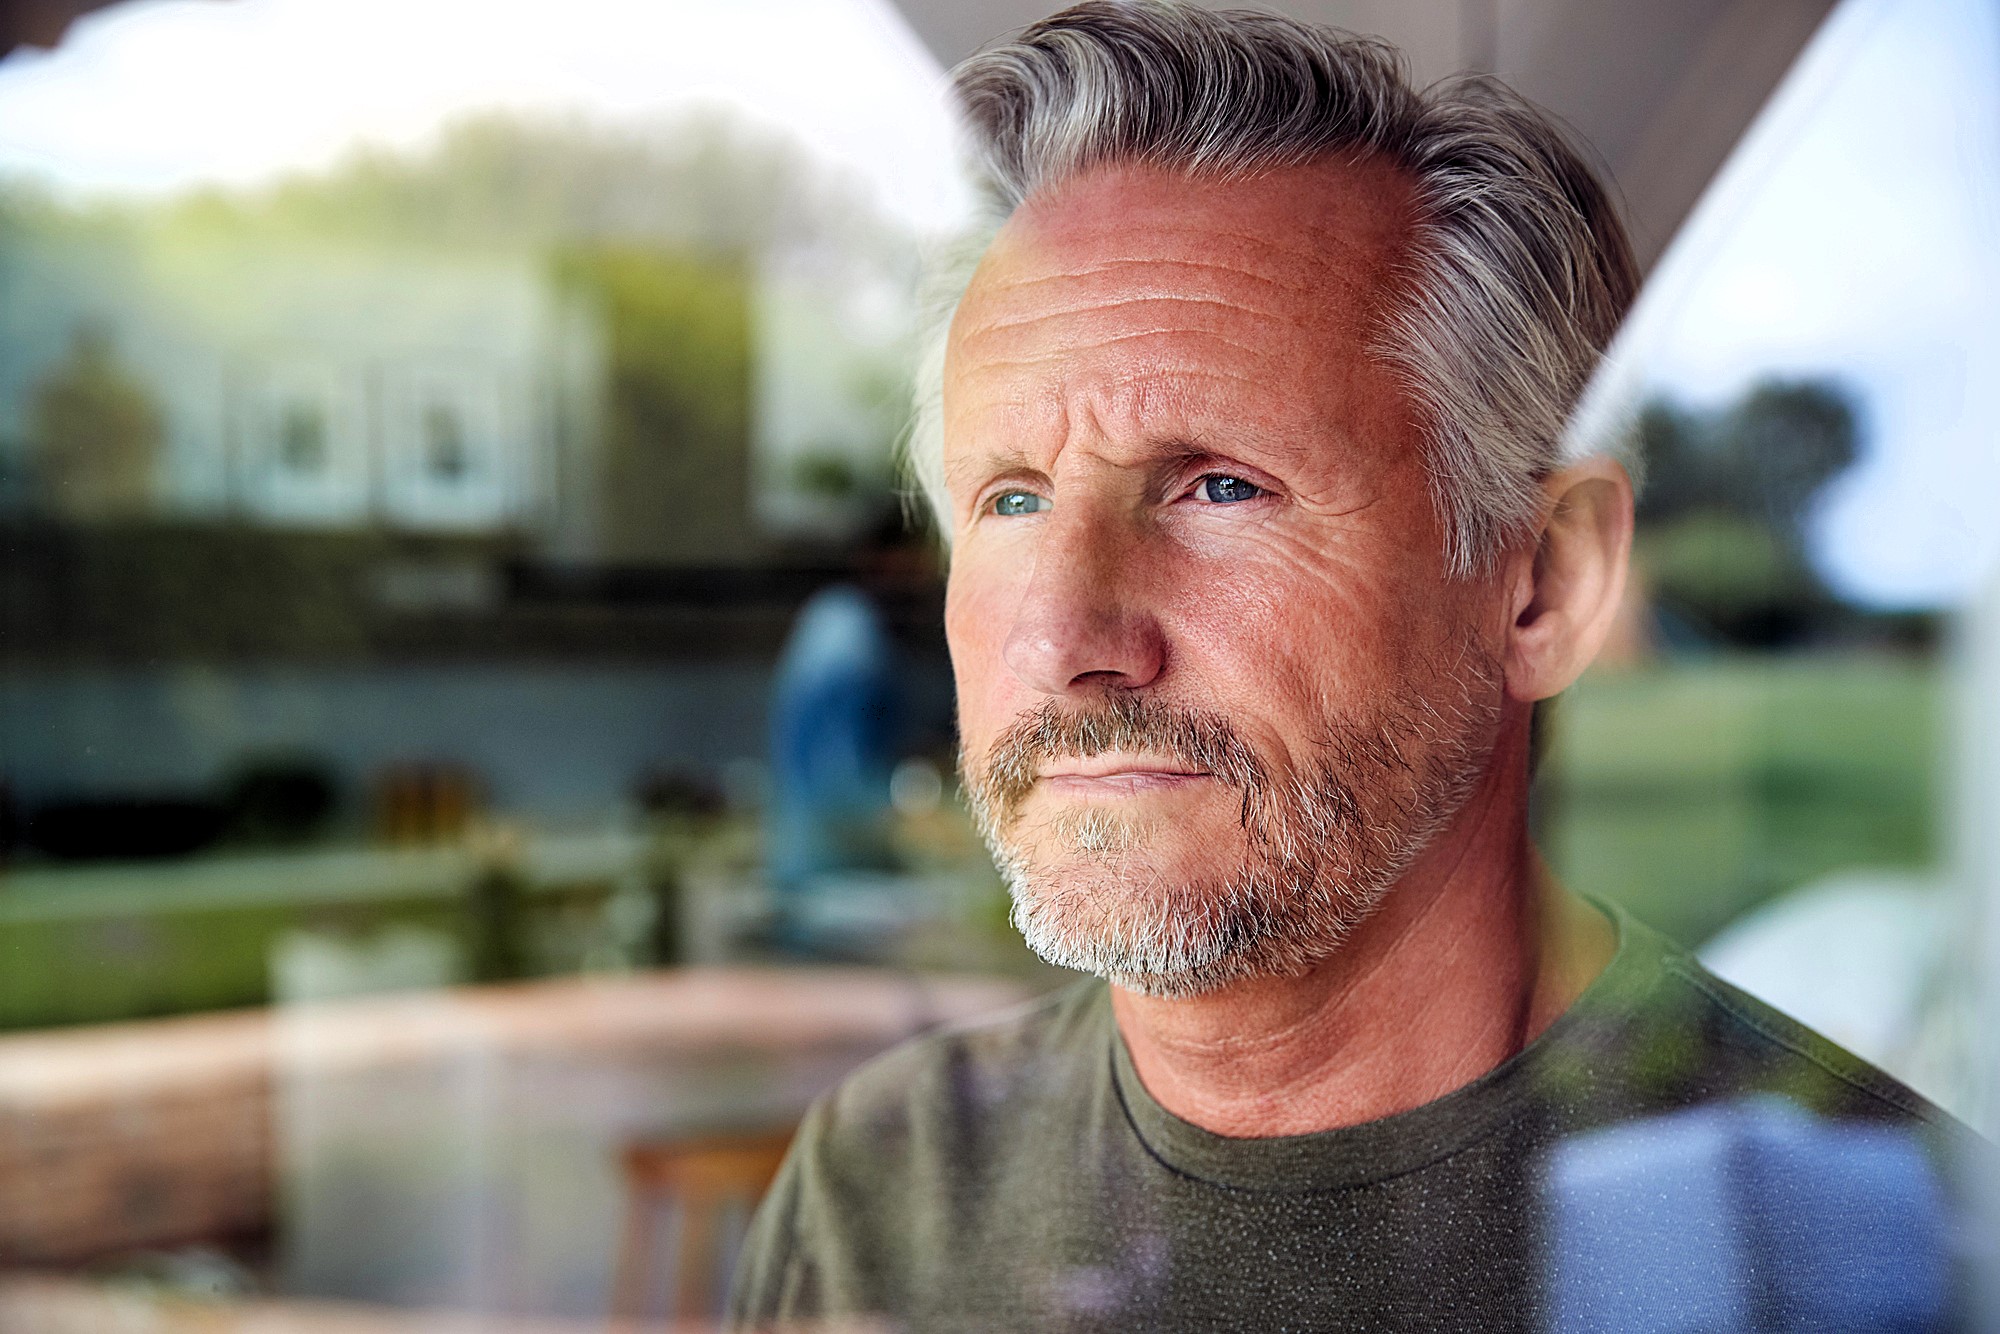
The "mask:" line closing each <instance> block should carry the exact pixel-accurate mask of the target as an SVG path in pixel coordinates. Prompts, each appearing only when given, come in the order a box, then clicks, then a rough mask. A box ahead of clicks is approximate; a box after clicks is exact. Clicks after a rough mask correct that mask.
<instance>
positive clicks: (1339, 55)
mask: <svg viewBox="0 0 2000 1334" xmlns="http://www.w3.org/2000/svg"><path fill="white" fill-rule="evenodd" d="M952 82H953V86H954V90H955V92H956V94H957V98H958V102H959V106H960V108H961V110H962V112H963V114H964V118H965V123H966V128H967V132H968V135H969V138H970V141H971V142H970V148H971V152H972V157H973V167H974V172H975V175H976V177H977V184H978V186H979V188H980V192H981V195H982V197H983V201H984V207H985V217H984V219H983V222H984V224H985V226H984V229H983V230H982V232H981V233H980V235H979V236H976V237H974V238H972V240H971V241H970V242H969V243H967V244H965V245H962V246H960V247H958V248H957V249H956V250H955V251H954V252H953V253H951V254H949V255H948V256H946V257H945V262H944V264H942V265H941V266H940V267H939V268H938V270H937V272H936V273H934V275H933V278H932V288H931V293H930V300H929V303H928V304H929V315H928V323H927V328H926V335H925V340H924V346H923V351H922V355H921V359H920V362H919V365H918V374H917V402H916V417H915V420H914V423H913V426H912V429H911V434H910V440H909V452H908V465H909V468H910V471H911V474H912V476H913V479H914V480H915V482H916V483H917V485H918V487H919V489H920V490H921V491H922V493H923V494H924V496H925V497H926V498H927V499H928V500H929V501H930V503H931V505H932V507H933V509H934V510H935V512H936V513H937V515H938V516H939V519H940V524H941V526H942V528H943V530H944V531H945V532H946V533H947V534H949V533H950V531H951V523H950V519H949V514H950V509H949V505H948V502H947V500H946V496H945V488H944V476H943V457H942V445H943V440H942V429H943V422H942V414H943V403H942V399H943V380H944V355H945V335H946V331H947V329H948V326H949V324H950V320H951V314H952V311H953V310H954V309H955V308H956V305H957V302H958V298H959V297H960V296H961V295H962V294H963V292H964V288H965V283H966V281H967V280H968V279H969V277H970V275H971V271H972V268H973V266H974V265H975V264H976V262H977V260H978V256H979V253H980V252H981V251H982V250H983V249H984V246H985V244H986V243H987V242H989V241H990V240H991V237H992V233H993V232H994V231H995V230H997V229H998V227H999V226H1000V224H1001V223H1003V222H1004V221H1005V220H1006V218H1007V216H1008V215H1009V214H1010V213H1012V212H1013V210H1014V209H1015V208H1017V207H1019V206H1020V205H1021V203H1022V202H1023V201H1025V200H1027V199H1028V198H1029V197H1030V196H1032V195H1033V194H1035V193H1036V192H1037V191H1038V190H1042V189H1045V188H1047V187H1050V186H1053V185H1055V184H1057V183H1058V182H1060V181H1062V180H1063V179H1064V178H1065V177H1068V176H1071V175H1073V174H1075V173H1078V172H1081V171H1085V170H1088V169H1090V168H1092V167H1098V166H1105V165H1109V164H1114V163H1134V164H1144V165H1148V166H1154V167H1160V168H1164V169H1168V170H1174V171H1184V172H1187V173H1190V174H1194V175H1202V176H1219V177H1225V178H1228V177H1247V176H1254V175H1255V174H1257V173H1258V172H1260V171H1265V170H1268V169H1271V168H1277V167H1289V166H1297V165H1303V164H1307V163H1311V162H1314V161H1320V160H1328V159H1335V160H1338V159H1356V158H1363V157H1375V158H1379V159H1381V160H1385V161H1387V162H1389V163H1391V164H1393V165H1394V166H1396V167H1397V168H1399V169H1401V170H1402V171H1403V172H1404V173H1405V174H1406V175H1407V176H1408V177H1409V179H1410V180H1411V181H1412V183H1413V184H1414V186H1415V194H1416V199H1417V206H1418V220H1417V222H1416V226H1415V234H1414V235H1413V236H1412V237H1411V238H1410V252H1409V254H1410V270H1411V272H1410V281H1409V282H1407V283H1406V284H1405V285H1406V287H1407V295H1406V296H1405V297H1404V298H1403V299H1402V300H1401V301H1400V302H1399V303H1398V307H1397V309H1395V310H1394V311H1393V312H1392V313H1391V314H1390V316H1389V317H1388V319H1387V321H1386V327H1384V328H1383V329H1382V330H1381V331H1380V334H1379V336H1378V338H1377V340H1376V347H1375V351H1376V353H1377V354H1378V355H1380V356H1382V357H1384V358H1385V359H1386V360H1387V361H1388V362H1389V364H1391V365H1392V366H1394V367H1395V368H1396V370H1397V372H1398V374H1399V376H1400V378H1401V379H1402V380H1403V382H1404V383H1405V384H1406V385H1407V387H1408V388H1409V390H1410V392H1411V393H1412V394H1413V396H1414V399H1415V402H1416V404H1417V406H1418V408H1419V411H1420V413H1421V414H1422V418H1423V425H1424V430H1425V438H1426V441H1427V446H1428V452H1427V457H1426V459H1425V464H1426V467H1427V469H1428V471H1429V474H1430V477H1431V483H1432V490H1433V495H1434V496H1435V499H1436V504H1437V507H1438V512H1439V515H1440V517H1441V519H1442V520H1443V522H1444V526H1445V531H1446V533H1447V541H1448V543H1449V551H1448V553H1447V554H1448V556H1449V559H1450V564H1451V568H1452V569H1453V570H1454V571H1455V572H1457V573H1459V574H1471V573H1474V572H1476V571H1478V570H1480V569H1483V568H1485V567H1486V566H1487V564H1488V562H1489V561H1490V559H1491V557H1492V555H1493V553H1495V552H1496V551H1498V550H1499V549H1500V548H1501V547H1503V546H1504V545H1505V544H1506V543H1507V542H1508V541H1510V540H1511V539H1513V538H1515V537H1517V536H1519V535H1521V534H1522V533H1523V532H1524V531H1526V530H1527V529H1529V527H1530V526H1531V525H1532V524H1533V523H1534V522H1535V520H1536V518H1537V516H1538V511H1539V507H1540V503H1541V499H1540V489H1539V487H1538V485H1537V484H1538V483H1539V482H1540V481H1541V479H1542V478H1543V477H1545V476H1546V475H1547V474H1548V473H1549V472H1550V471H1551V470H1553V469H1554V468H1556V467H1558V466H1559V465H1560V464H1561V463H1562V462H1563V461H1564V460H1563V459H1562V458H1561V453H1562V449H1563V445H1562V440H1563V431H1564V423H1565V421H1566V420H1567V418H1568V416H1569V413H1570V410H1571V409H1572V408H1573V407H1574V406H1575V404H1576V401H1577V398H1578V396H1579V395H1580V394H1581V393H1582V391H1583V387H1584V385H1585V383H1586V382H1587V380H1588V379H1589V377H1590V373H1591V371H1592V369H1593V368H1594V366H1595V365H1596V363H1597V360H1598V358H1599V357H1600V356H1601V355H1602V354H1603V352H1604V349H1605V347H1606V345H1607V344H1608V343H1609V342H1610V340H1611V336H1612V334H1613V333H1614V332H1615V331H1616V329H1617V327H1618V323H1619V321H1620V320H1621V319H1622V318H1623V317H1624V314H1625V310H1626V308H1627V307H1628V306H1629V305H1630V304H1631V301H1632V297H1633V294H1634V292H1635V291H1636V290H1637V287H1638V270H1637V266H1636V265H1635V264H1634V262H1633V259H1632V251H1631V246H1630V243H1629V242H1628V240H1627V239H1626V235H1625V230H1624V227H1623V225H1622V224H1621V223H1620V221H1619V219H1618V216H1617V213H1616V211H1615V209H1614V208H1613V207H1612V204H1611V201H1610V199H1609V197H1608V196H1607V194H1606V192H1605V189H1604V187H1603V186H1602V185H1601V184H1600V183H1599V181H1598V179H1597V177H1596V174H1595V173H1594V172H1593V171H1592V170H1591V168H1590V166H1589V165H1588V164H1587V163H1586V162H1585V161H1584V159H1583V157H1582V155H1581V154H1580V153H1579V152H1578V151H1577V149H1576V148H1575V147H1573V146H1572V145H1571V144H1570V142H1569V140H1568V139H1567V138H1566V137H1565V135H1564V133H1563V132H1562V130H1561V129H1560V128H1559V127H1558V126H1557V125H1556V124H1555V123H1554V122H1553V121H1552V120H1551V119H1550V118H1549V117H1548V116H1547V115H1546V114H1544V113H1543V112H1541V111H1540V110H1538V109H1537V108H1536V107H1534V106H1533V105H1532V104H1530V103H1529V102H1527V101H1525V100H1524V99H1522V98H1521V97H1519V96H1518V95H1516V94H1515V93H1513V92H1512V91H1511V90H1509V89H1508V88H1507V87H1506V86H1505V85H1503V84H1501V83H1500V82H1498V81H1497V80H1495V79H1492V78H1489V77H1484V76H1476V75H1475V76H1462V77H1459V78H1456V79H1451V80H1447V81H1446V82H1444V83H1441V84H1439V85H1437V86H1435V87H1433V88H1430V89H1428V90H1426V91H1423V92H1418V91H1416V90H1414V89H1413V88H1411V86H1410V84H1409V82H1408V80H1407V78H1406V76H1405V74H1404V70H1403V65H1402V60H1401V57H1400V56H1399V55H1398V54H1397V52H1396V51H1395V49H1394V48H1393V47H1391V46H1389V45H1387V44H1386V43H1384V42H1380V41H1376V40H1373V39H1370V38H1363V37H1356V36H1353V35H1351V34H1348V33H1344V32H1340V31H1338V30H1336V29H1332V28H1326V27H1320V26H1317V25H1314V24H1309V23H1304V22H1300V21H1298V20H1295V19H1290V18H1284V17H1281V16H1279V15H1275V14H1267V13H1260V12H1256V11H1252V10H1220V11H1216V10H1205V9H1200V8H1196V7H1195V6H1193V5H1190V4H1184V3H1176V2H1173V0H1088V2H1087V3H1084V4H1079V5H1076V6H1074V7H1072V8H1069V9H1066V10H1064V11H1062V12H1061V13H1059V14H1056V15H1054V16H1053V17H1051V18H1047V19H1044V20H1042V21H1041V22H1039V23H1036V24H1033V25H1031V26H1030V27H1028V28H1027V29H1025V30H1024V31H1022V33H1021V34H1020V35H1019V36H1018V37H1016V38H1015V39H1014V40H1012V41H1009V42H1006V43H1003V44H1001V45H998V46H994V47H992V48H989V49H988V50H985V51H982V52H980V53H979V54H977V55H975V56H973V57H972V58H971V59H969V60H967V61H965V62H964V63H963V64H961V65H960V66H958V68H957V69H956V70H955V71H954V72H953V74H952ZM1629 462H1633V463H1636V461H1629Z"/></svg>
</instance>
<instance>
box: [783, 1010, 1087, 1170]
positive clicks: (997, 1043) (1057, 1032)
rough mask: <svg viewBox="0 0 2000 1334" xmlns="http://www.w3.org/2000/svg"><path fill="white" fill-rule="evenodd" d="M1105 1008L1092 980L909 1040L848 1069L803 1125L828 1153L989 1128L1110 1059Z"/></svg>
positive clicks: (1073, 1085)
mask: <svg viewBox="0 0 2000 1334" xmlns="http://www.w3.org/2000/svg"><path fill="white" fill-rule="evenodd" d="M1110 1015H1111V1011H1110V1003H1109V997H1108V995H1107V992H1106V989H1105V985H1104V983H1102V982H1101V981H1097V980H1096V979H1090V980H1087V981H1083V982H1079V983H1076V984H1073V985H1071V986H1068V987H1064V988H1062V989H1061V990H1059V991H1056V992H1054V993H1052V994H1050V995H1048V996H1045V997H1043V998H1041V999H1039V1000H1036V1001H1032V1002H1030V1003H1028V1004H1026V1005H1022V1006H1019V1007H1017V1008H1015V1009H1012V1010H1009V1011H1006V1012H1005V1013H1002V1014H999V1015H995V1016H991V1017H989V1018H986V1019H982V1020H978V1021H975V1022H971V1023H966V1024H956V1025H952V1026H949V1027H946V1028H941V1029H939V1030H937V1031H935V1032H932V1033H929V1034H926V1035H924V1036H923V1037H920V1038H915V1039H912V1040H911V1041H909V1042H905V1043H903V1044H902V1045H901V1046H899V1047H895V1048H893V1049H891V1050H890V1051H888V1052H886V1053H884V1054H883V1055H881V1056H878V1057H876V1058H875V1059H874V1060H872V1061H870V1062H868V1063H867V1064H866V1065H864V1066H862V1067H861V1068H860V1069H858V1070H856V1071H855V1072H854V1073H853V1074H852V1075H850V1076H849V1077H848V1078H847V1079H846V1080H844V1081H843V1082H842V1083H841V1084H840V1085H839V1087H837V1088H835V1089H834V1090H833V1091H832V1092H831V1093H830V1094H828V1095H827V1096H826V1097H825V1098H824V1099H822V1100H821V1102H820V1104H819V1105H818V1106H817V1107H816V1108H815V1112H814V1116H813V1117H812V1118H811V1119H810V1121H809V1123H808V1124H809V1126H810V1128H811V1129H812V1131H813V1134H814V1137H815V1139H816V1140H817V1141H818V1143H819V1145H820V1146H821V1147H822V1148H823V1149H826V1150H829V1151H833V1152H836V1153H838V1152H842V1151H849V1150H855V1149H860V1148H864V1147H865V1148H866V1149H867V1151H868V1152H869V1153H870V1154H871V1155H876V1154H880V1153H882V1152H884V1151H893V1150H894V1149H895V1148H896V1147H897V1146H898V1145H899V1144H902V1143H904V1142H906V1141H908V1140H910V1139H911V1138H913V1137H918V1136H923V1135H927V1134H929V1135H936V1134H947V1135H951V1136H953V1137H954V1138H956V1137H961V1136H968V1135H971V1136H978V1135H983V1134H989V1133H993V1132H994V1131H995V1130H997V1129H999V1128H1000V1127H1002V1126H1005V1125H1011V1124H1013V1123H1015V1122H1016V1121H1018V1120H1019V1118H1020V1116H1021V1115H1022V1113H1023V1111H1024V1105H1025V1104H1031V1103H1040V1102H1047V1101H1051V1100H1064V1099H1067V1098H1069V1097H1071V1096H1073V1095H1074V1094H1075V1093H1076V1092H1077V1090H1078V1086H1079V1083H1080V1082H1082V1081H1085V1080H1087V1079H1088V1078H1089V1077H1090V1075H1091V1074H1092V1073H1093V1071H1094V1069H1095V1067H1096V1066H1098V1065H1100V1064H1103V1063H1105V1062H1106V1061H1107V1060H1108V1053H1109V1046H1108V1043H1109V1039H1110V1033H1111V1018H1110Z"/></svg>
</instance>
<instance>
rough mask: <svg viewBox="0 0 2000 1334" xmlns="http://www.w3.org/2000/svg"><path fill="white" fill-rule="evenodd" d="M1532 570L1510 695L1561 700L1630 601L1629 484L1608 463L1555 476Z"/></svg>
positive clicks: (1514, 634)
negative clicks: (1622, 606)
mask: <svg viewBox="0 0 2000 1334" xmlns="http://www.w3.org/2000/svg"><path fill="white" fill-rule="evenodd" d="M1542 485H1543V493H1544V495H1545V496H1546V497H1547V502H1546V506H1545V510H1544V512H1545V513H1546V514H1547V515H1548V520H1547V522H1545V523H1544V524H1543V525H1542V531H1541V535H1540V538H1539V540H1538V541H1537V543H1536V545H1535V550H1534V557H1533V560H1532V562H1528V563H1527V564H1528V566H1529V568H1528V569H1526V570H1524V571H1522V572H1521V574H1520V575H1519V576H1518V577H1517V578H1516V580H1515V581H1514V597H1513V613H1514V620H1513V624H1512V625H1510V626H1509V627H1508V632H1507V652H1506V672H1507V693H1508V694H1510V695H1512V696H1513V697H1514V698H1516V699H1519V700H1524V701H1525V700H1538V699H1547V698H1549V697H1550V696H1552V695H1558V694H1561V693H1562V692H1563V690H1565V689H1566V688H1568V686H1569V684H1570V683H1571V682H1572V681H1574V680H1576V678H1577V677H1579V676H1581V675H1582V674H1583V669H1584V668H1585V667H1588V666H1589V665H1590V660H1591V659H1592V658H1594V657H1596V656H1597V650H1598V649H1599V648H1600V647H1601V646H1602V645H1603V643H1604V637H1605V635H1606V634H1608V633H1609V632H1610V629H1611V623H1612V621H1613V620H1614V619H1615V618H1616V617H1617V615H1618V604H1619V601H1620V600H1621V599H1622V598H1623V597H1624V594H1625V563H1626V560H1627V558H1628V557H1629V556H1630V555H1631V551H1632V479H1631V478H1629V477H1627V476H1626V475H1625V469H1624V468H1623V467H1621V466H1620V465H1619V464H1618V463H1617V462H1615V461H1613V460H1611V459H1604V458H1597V459H1585V460H1584V461H1583V462H1581V463H1577V464H1574V465H1572V466H1570V467H1567V468H1564V469H1563V470H1562V471H1560V472H1557V473H1554V474H1552V475H1551V476H1550V477H1549V478H1548V480H1547V481H1545V482H1544V483H1543V484H1542Z"/></svg>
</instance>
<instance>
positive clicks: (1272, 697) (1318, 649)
mask: <svg viewBox="0 0 2000 1334" xmlns="http://www.w3.org/2000/svg"><path fill="white" fill-rule="evenodd" d="M1189 575H1190V578H1189V579H1188V580H1187V581H1186V582H1185V583H1184V584H1183V585H1182V587H1181V588H1180V589H1179V590H1178V593H1177V595H1176V597H1175V598H1174V600H1173V608H1174V610H1173V613H1172V619H1173V622H1174V627H1175V633H1174V635H1173V637H1174V638H1175V639H1176V640H1177V641H1178V642H1179V643H1180V644H1181V646H1182V649H1183V654H1184V662H1183V665H1184V666H1185V667H1186V668H1187V669H1188V671H1189V674H1190V675H1191V676H1193V677H1196V678H1206V679H1207V680H1208V681H1211V682H1213V683H1214V688H1215V689H1216V692H1217V694H1218V703H1221V704H1223V705H1224V707H1230V704H1229V702H1228V701H1225V700H1224V699H1222V698H1221V696H1223V695H1225V694H1226V695H1228V696H1231V697H1233V700H1234V702H1235V706H1236V707H1239V708H1240V707H1243V706H1245V705H1249V706H1251V707H1253V708H1254V709H1255V710H1256V711H1258V712H1262V713H1265V714H1268V715H1269V716H1270V717H1271V718H1272V720H1273V721H1274V722H1277V721H1280V720H1282V719H1286V718H1294V719H1296V718H1297V717H1298V716H1299V715H1301V714H1305V715H1308V716H1317V715H1319V714H1323V713H1325V712H1327V711H1328V710H1329V709H1332V710H1346V709H1349V708H1353V707H1355V706H1356V705H1357V704H1359V703H1361V702H1363V700H1364V699H1365V697H1366V696H1368V695H1369V694H1371V693H1374V692H1378V691H1380V690H1382V689H1384V688H1386V687H1388V686H1390V685H1392V684H1393V682H1394V680H1395V678H1396V676H1397V675H1398V673H1399V672H1401V671H1403V670H1404V669H1405V667H1406V666H1407V663H1408V659H1409V657H1410V656H1411V655H1410V649H1411V646H1412V644H1413V642H1414V640H1415V639H1416V638H1418V636H1417V635H1415V634H1414V633H1413V632H1414V631H1415V629H1416V626H1415V621H1416V619H1417V617H1416V616H1415V614H1414V613H1415V611H1416V609H1419V608H1422V607H1424V606H1426V605H1427V600H1426V599H1425V598H1424V597H1423V596H1421V594H1420V593H1419V592H1418V591H1417V590H1413V589H1408V588H1405V587H1402V586H1400V582H1399V581H1398V580H1397V579H1395V578H1393V577H1389V576H1387V575H1385V572H1384V571H1383V570H1382V569H1381V568H1380V567H1379V566H1373V565H1368V564H1364V563H1362V562H1360V561H1358V560H1346V559H1341V558H1339V557H1337V556H1333V557H1330V556H1328V555H1327V554H1326V553H1307V552H1304V551H1301V550H1298V549H1296V548H1291V547H1286V546H1281V545H1277V544H1272V545H1270V546H1268V547H1266V548H1264V549H1262V550H1258V551H1248V552H1242V551H1240V552H1238V553H1236V554H1235V556H1234V558H1232V559H1229V560H1216V561H1203V562H1201V563H1200V564H1199V565H1198V566H1196V567H1193V568H1191V569H1190V570H1189ZM1246 721H1247V720H1246Z"/></svg>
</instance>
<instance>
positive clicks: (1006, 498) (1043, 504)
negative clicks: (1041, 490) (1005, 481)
mask: <svg viewBox="0 0 2000 1334" xmlns="http://www.w3.org/2000/svg"><path fill="white" fill-rule="evenodd" d="M1048 507H1049V502H1048V501H1047V500H1046V499H1045V498H1044V497H1042V496H1038V495H1036V494H1035V493H1034V492H1033V491H1002V492H1001V493H1000V494H999V495H997V496H995V497H994V498H993V512H994V513H995V514H999V515H1005V516H1008V517H1011V516H1013V515H1017V514H1039V513H1040V512H1041V511H1043V510H1045V509H1047V508H1048Z"/></svg>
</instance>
